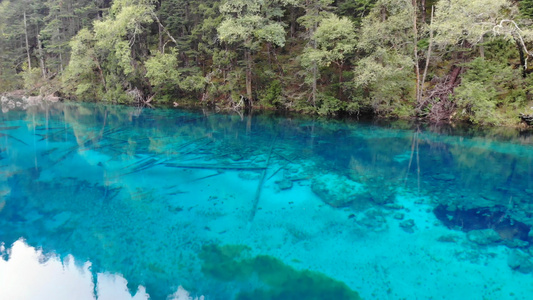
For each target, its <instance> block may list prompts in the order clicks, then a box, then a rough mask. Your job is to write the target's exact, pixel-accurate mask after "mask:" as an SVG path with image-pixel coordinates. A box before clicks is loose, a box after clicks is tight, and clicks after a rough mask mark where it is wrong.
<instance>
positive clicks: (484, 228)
mask: <svg viewBox="0 0 533 300" xmlns="http://www.w3.org/2000/svg"><path fill="white" fill-rule="evenodd" d="M532 176H533V136H532V135H531V133H530V132H520V131H518V130H514V129H496V130H494V129H484V130H474V129H466V130H465V129H457V128H454V127H450V126H448V127H436V126H426V125H413V124H408V123H384V124H376V123H372V122H357V121H353V120H315V119H312V118H299V117H294V116H290V117H288V116H284V117H282V116H276V115H274V114H271V113H256V114H254V115H244V116H243V115H239V114H217V113H212V112H209V111H187V110H178V109H153V110H152V109H141V108H134V107H124V106H114V105H97V104H78V103H55V104H46V105H45V104H42V105H41V106H33V107H25V108H24V109H22V108H17V109H11V110H7V109H6V110H4V112H3V113H1V114H0V242H1V243H3V245H4V246H3V248H1V249H0V250H1V251H0V252H2V253H0V254H2V256H1V257H0V258H2V259H3V261H8V260H9V258H10V255H11V254H10V251H9V249H10V247H11V245H13V244H14V243H15V242H16V241H17V240H20V239H23V240H24V241H25V243H27V245H29V246H32V247H35V248H38V249H42V251H43V253H44V255H45V256H48V257H49V256H51V255H55V256H57V257H59V258H60V259H66V258H67V257H74V258H75V259H76V260H77V261H79V262H81V264H82V265H83V262H90V263H91V266H90V268H89V269H90V271H91V272H93V273H94V274H96V273H109V274H120V275H121V276H123V277H124V278H125V279H126V280H127V282H128V287H129V288H130V292H131V293H135V291H136V290H137V287H138V286H139V285H142V286H144V287H146V293H148V294H149V295H150V297H151V299H166V298H167V296H168V295H171V294H172V293H174V292H175V291H176V290H177V289H178V286H180V285H181V286H183V287H184V288H185V289H187V290H188V291H189V292H190V293H191V296H200V295H203V296H204V297H205V299H210V300H211V299H222V300H226V299H280V300H282V299H283V300H284V299H360V297H361V298H363V299H465V298H464V296H465V295H470V296H469V297H468V299H531V298H532V297H533V275H532V272H533V247H530V243H532V242H533V232H532V231H531V226H532V225H533V202H532V198H533V181H532ZM2 249H3V250H2ZM0 261H1V260H0ZM42 263H43V264H44V263H46V259H44V260H43V261H42ZM2 266H3V265H2V264H0V287H1V286H2V280H4V281H5V279H6V278H8V277H9V276H10V274H9V273H8V271H7V269H6V268H2ZM80 268H81V267H80ZM21 286H22V287H23V288H27V289H31V288H32V286H27V287H24V283H21ZM0 298H2V292H1V291H0ZM53 298H54V297H49V298H48V299H53ZM71 299H76V295H72V297H71Z"/></svg>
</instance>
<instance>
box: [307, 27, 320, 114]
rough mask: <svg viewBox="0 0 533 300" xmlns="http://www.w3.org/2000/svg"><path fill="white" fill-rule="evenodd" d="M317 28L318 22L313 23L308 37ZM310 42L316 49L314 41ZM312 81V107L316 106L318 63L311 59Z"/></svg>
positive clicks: (311, 35)
mask: <svg viewBox="0 0 533 300" xmlns="http://www.w3.org/2000/svg"><path fill="white" fill-rule="evenodd" d="M317 28H318V23H315V24H314V25H313V27H312V28H311V32H310V33H309V34H310V37H311V39H312V38H313V35H314V34H315V32H316V30H317ZM311 44H312V45H313V49H315V50H316V48H317V45H316V41H314V40H311ZM312 68H313V83H312V91H311V93H312V94H311V97H312V101H313V107H316V96H317V93H318V91H317V81H318V64H317V62H316V61H313V67H312Z"/></svg>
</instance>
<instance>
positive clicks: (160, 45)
mask: <svg viewBox="0 0 533 300" xmlns="http://www.w3.org/2000/svg"><path fill="white" fill-rule="evenodd" d="M162 27H163V26H162V25H161V24H157V29H159V32H158V33H159V52H160V53H161V54H163V53H164V48H163V28H162Z"/></svg>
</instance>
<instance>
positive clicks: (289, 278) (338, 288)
mask: <svg viewBox="0 0 533 300" xmlns="http://www.w3.org/2000/svg"><path fill="white" fill-rule="evenodd" d="M200 258H201V259H202V260H203V264H202V271H203V272H204V273H205V274H207V275H209V276H212V277H214V278H216V279H219V280H222V281H226V282H229V281H244V280H247V279H249V278H252V277H253V276H254V275H256V276H257V278H258V279H259V280H260V281H261V282H262V283H263V284H264V285H265V286H266V287H267V288H258V289H255V290H253V291H249V292H240V293H239V294H238V295H237V296H236V298H235V299H237V300H248V299H250V300H251V299H253V300H262V299H265V300H266V299H269V300H291V299H294V300H296V299H298V300H300V299H307V300H314V299H316V300H319V299H320V300H322V299H346V300H357V299H361V297H359V294H358V293H357V292H354V291H352V290H351V289H350V288H349V287H348V286H347V285H346V284H345V283H343V282H341V281H337V280H335V279H332V278H329V277H327V276H326V275H324V274H321V273H318V272H313V271H309V270H302V271H299V270H295V269H293V268H292V267H290V266H288V265H286V264H284V263H283V262H282V261H280V260H278V259H276V258H274V257H271V256H267V255H258V256H255V257H252V256H250V255H249V248H248V247H246V246H240V245H226V246H216V245H207V246H204V247H203V249H202V252H201V253H200Z"/></svg>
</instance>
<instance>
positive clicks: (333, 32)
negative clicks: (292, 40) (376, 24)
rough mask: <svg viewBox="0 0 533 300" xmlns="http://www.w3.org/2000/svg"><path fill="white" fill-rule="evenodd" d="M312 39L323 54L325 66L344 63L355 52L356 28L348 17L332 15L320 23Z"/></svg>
mask: <svg viewBox="0 0 533 300" xmlns="http://www.w3.org/2000/svg"><path fill="white" fill-rule="evenodd" d="M312 39H313V40H314V41H315V42H316V43H317V47H318V49H320V50H321V51H322V52H323V54H322V55H323V57H324V58H323V59H322V61H323V64H324V65H328V64H329V63H331V62H333V61H343V60H344V59H345V57H346V55H347V54H350V53H352V52H354V51H355V45H356V39H355V27H354V24H353V22H352V21H350V20H349V19H348V18H346V17H342V18H339V17H337V16H336V15H330V16H329V17H328V18H326V19H324V20H322V22H320V26H318V29H317V30H316V32H315V34H314V35H313V37H312Z"/></svg>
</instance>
